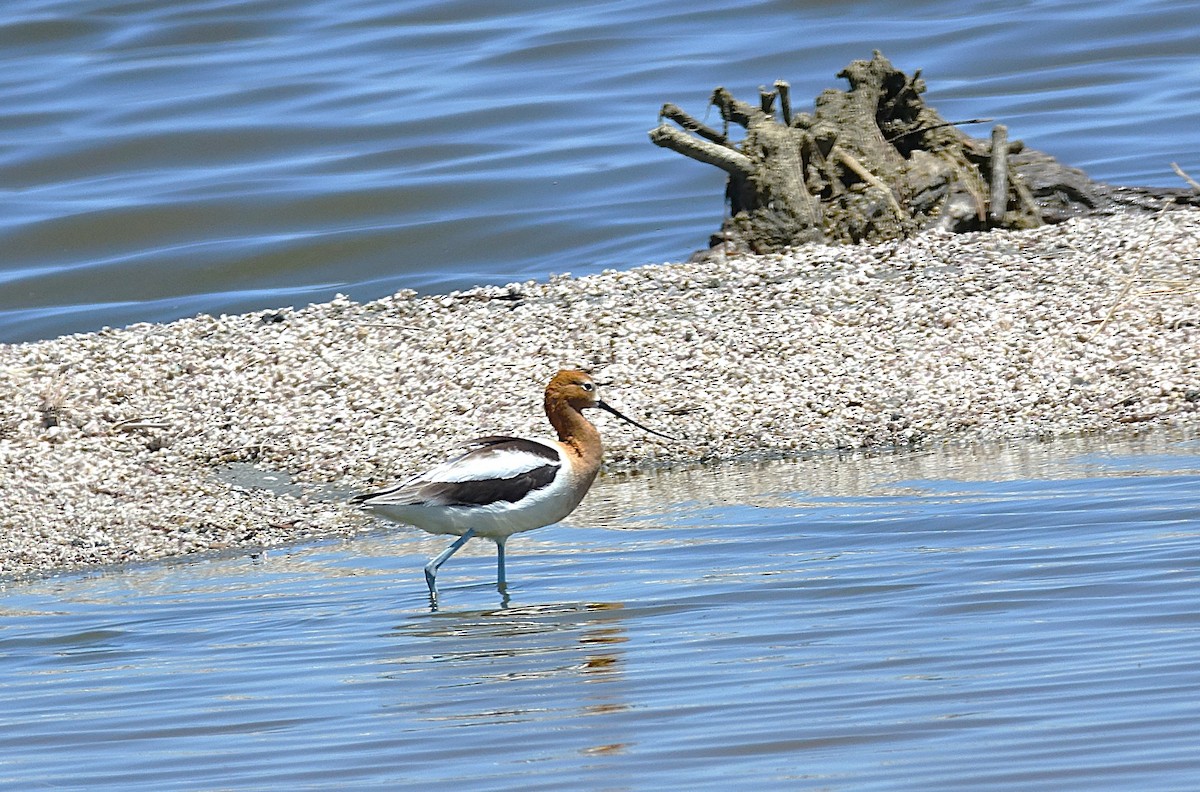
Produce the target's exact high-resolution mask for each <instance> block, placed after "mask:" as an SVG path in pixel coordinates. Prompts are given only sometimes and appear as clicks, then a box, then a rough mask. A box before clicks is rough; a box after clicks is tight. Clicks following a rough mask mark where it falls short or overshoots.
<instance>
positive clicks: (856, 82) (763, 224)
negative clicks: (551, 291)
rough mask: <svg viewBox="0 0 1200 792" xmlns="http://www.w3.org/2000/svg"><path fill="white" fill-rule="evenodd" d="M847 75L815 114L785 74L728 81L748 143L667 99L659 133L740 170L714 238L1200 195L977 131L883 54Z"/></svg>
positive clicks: (842, 232) (1051, 218) (1151, 207)
mask: <svg viewBox="0 0 1200 792" xmlns="http://www.w3.org/2000/svg"><path fill="white" fill-rule="evenodd" d="M838 76H839V77H844V78H846V79H847V80H848V81H849V83H850V90H848V91H838V90H833V89H830V90H827V91H825V92H824V93H822V94H821V95H820V96H819V97H817V99H816V103H815V108H814V112H813V113H811V114H810V113H799V114H793V112H792V107H791V99H790V86H789V85H788V83H786V82H783V81H777V82H776V83H775V84H774V90H767V89H765V88H764V89H761V90H760V97H759V103H758V105H757V106H756V105H753V104H750V103H747V102H743V101H740V100H738V99H735V98H734V97H733V95H732V94H730V93H729V92H728V91H727V90H725V89H724V88H717V89H716V90H715V91H714V92H713V95H712V99H711V103H712V105H713V106H714V107H716V108H717V109H718V111H719V112H720V114H721V118H722V120H723V121H724V123H725V127H726V128H728V126H729V125H730V124H731V123H733V124H737V125H738V126H741V127H743V128H744V129H745V130H746V135H745V137H744V138H743V139H742V141H741V142H740V143H737V142H734V141H732V140H730V139H729V137H728V135H727V134H725V133H724V132H720V131H717V130H715V129H712V128H710V127H708V126H706V125H705V124H704V123H702V122H700V121H698V120H696V119H695V118H693V117H692V116H690V115H688V114H687V113H686V112H684V111H683V110H682V109H680V108H679V107H677V106H676V105H673V104H666V105H663V108H662V112H661V114H660V123H659V126H658V127H657V128H655V129H654V130H652V131H651V132H650V140H651V141H652V142H654V143H655V144H656V145H659V146H663V147H665V148H669V149H671V150H672V151H676V152H678V153H680V154H683V155H684V156H686V157H690V158H691V159H694V160H698V161H700V162H704V163H707V164H709V165H714V166H716V167H718V168H720V169H721V170H723V171H725V172H726V173H727V174H729V181H728V186H727V188H726V198H727V200H728V201H729V204H730V210H731V216H730V217H729V218H728V219H726V221H725V223H724V225H723V227H722V231H721V233H720V234H719V235H715V236H714V237H713V239H712V244H713V245H717V244H723V243H732V244H733V245H734V246H736V247H738V248H741V249H748V250H752V251H755V252H769V251H773V250H779V249H781V248H785V247H788V246H791V245H796V244H801V243H804V242H811V241H822V242H838V243H854V242H864V241H866V242H878V241H882V240H885V239H897V238H903V237H907V236H910V235H912V234H914V233H917V232H918V231H921V230H923V229H927V228H945V229H948V230H951V231H980V230H986V229H990V228H1011V229H1015V228H1033V227H1036V226H1038V225H1041V224H1043V223H1058V222H1062V221H1064V220H1066V219H1068V218H1071V217H1076V216H1081V215H1093V214H1106V213H1112V212H1117V211H1158V210H1159V209H1160V208H1161V207H1162V206H1163V204H1164V203H1177V204H1191V205H1195V206H1200V197H1198V196H1196V195H1195V194H1193V193H1191V192H1190V191H1187V190H1182V189H1181V190H1171V189H1168V188H1140V187H1114V186H1112V185H1107V184H1102V183H1100V182H1094V181H1092V180H1091V179H1089V178H1088V177H1087V174H1085V173H1084V172H1083V171H1081V170H1078V169H1076V168H1069V167H1067V166H1065V165H1062V164H1060V163H1058V162H1057V161H1056V160H1055V159H1054V158H1053V157H1050V156H1049V155H1047V154H1043V153H1041V152H1039V151H1034V150H1032V149H1026V148H1025V147H1024V145H1023V144H1022V143H1021V142H1020V141H1013V142H1009V141H1008V137H1007V130H1006V129H1005V128H1004V127H1003V126H1000V125H997V126H996V127H995V128H994V130H993V133H992V139H991V140H990V141H984V140H979V139H976V138H972V137H970V136H968V135H966V134H965V133H963V132H962V131H960V130H959V129H958V128H957V127H956V126H955V123H960V124H962V123H978V122H979V120H975V121H972V122H948V121H946V120H945V119H943V118H942V117H941V116H940V115H938V113H937V112H936V111H935V110H933V109H932V108H931V107H929V106H927V105H926V104H925V103H924V101H923V100H922V99H921V94H922V93H924V92H925V83H924V81H923V80H922V79H921V75H920V72H919V71H918V72H916V73H914V74H913V75H912V76H911V77H910V76H909V75H906V74H904V73H903V72H901V71H899V70H897V69H896V68H895V67H893V66H892V64H891V63H889V62H888V60H887V59H886V58H885V57H883V55H881V54H880V53H878V52H876V53H875V54H874V57H873V58H872V59H871V60H869V61H862V60H859V61H854V62H852V63H851V64H850V65H849V66H847V67H846V68H845V69H844V70H842V72H841V73H840V74H839V75H838ZM776 100H778V103H779V113H778V117H777V114H776V112H775V103H776ZM983 120H987V119H983ZM667 121H670V122H672V123H674V124H675V125H676V126H672V125H671V124H669V123H666V122H667ZM676 127H678V128H676Z"/></svg>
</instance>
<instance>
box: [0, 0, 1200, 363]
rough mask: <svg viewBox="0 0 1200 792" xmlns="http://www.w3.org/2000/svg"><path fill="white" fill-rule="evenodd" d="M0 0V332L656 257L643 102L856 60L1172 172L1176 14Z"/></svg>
mask: <svg viewBox="0 0 1200 792" xmlns="http://www.w3.org/2000/svg"><path fill="white" fill-rule="evenodd" d="M4 9H5V10H4V14H3V16H2V18H0V64H2V65H3V68H2V69H0V106H2V107H3V108H4V109H3V113H0V251H2V252H0V341H15V340H27V339H35V338H43V337H50V336H54V335H58V334H61V333H65V332H74V331H81V330H94V329H97V328H99V327H101V326H103V325H121V324H127V323H130V322H135V321H146V320H155V321H160V320H168V319H173V318H177V317H181V316H187V315H191V314H194V313H197V312H209V313H221V312H235V311H244V310H251V309H260V308H274V307H279V306H282V305H289V304H301V305H303V304H305V303H307V302H312V301H323V300H327V299H329V298H331V297H332V296H333V294H334V293H336V292H338V291H341V292H345V293H348V294H350V295H351V296H352V297H354V298H356V299H370V298H373V297H378V296H382V295H385V294H389V293H392V292H394V291H395V290H397V289H400V288H415V289H418V290H423V291H441V290H446V289H450V288H457V287H465V286H470V285H474V284H478V283H485V282H487V283H507V282H511V281H519V280H525V279H528V278H542V277H546V276H547V275H548V274H549V273H551V272H564V271H570V272H573V273H577V274H578V273H584V272H592V271H597V270H599V269H602V268H605V267H626V266H631V265H636V264H643V263H650V262H654V261H661V260H679V259H681V258H684V257H686V256H687V255H688V254H689V253H690V252H692V251H693V250H695V249H697V248H700V247H703V246H704V243H705V241H706V239H707V237H708V235H709V234H710V233H711V232H712V231H714V230H715V229H716V228H717V227H718V226H719V224H720V220H721V216H722V212H723V204H722V191H723V180H722V178H721V176H720V174H719V172H718V171H717V170H716V169H713V168H709V167H706V166H701V165H699V164H697V163H694V162H692V161H690V160H685V159H684V158H682V157H680V156H678V155H675V154H671V153H668V152H666V151H664V150H662V149H658V148H655V147H654V146H652V145H651V144H650V143H649V141H648V139H647V137H646V133H647V131H648V130H649V129H650V128H651V127H652V126H654V124H655V123H656V115H657V112H658V109H659V107H660V106H661V105H662V103H663V102H666V101H672V102H676V103H678V104H680V105H681V106H683V107H684V108H685V109H687V110H689V111H691V112H693V113H695V114H697V115H703V114H704V107H705V103H706V100H707V97H708V96H709V94H710V93H711V91H712V89H713V88H714V87H715V86H717V85H725V86H727V87H729V88H730V89H731V90H733V91H735V92H736V93H737V94H738V95H741V96H750V97H753V96H754V95H755V94H756V91H757V87H758V86H759V85H762V84H770V83H771V82H772V81H774V80H775V79H777V78H784V79H787V80H790V81H791V83H792V86H793V95H794V96H795V97H796V105H797V107H798V108H799V107H806V106H808V104H809V103H810V102H811V100H812V98H813V97H815V96H816V95H817V94H818V93H820V91H822V90H824V89H825V88H829V87H844V83H843V82H842V81H840V80H838V79H837V78H836V77H835V74H836V72H837V71H838V70H840V69H841V68H842V67H843V66H845V65H846V63H848V62H849V61H850V60H852V59H855V58H865V57H869V56H870V53H871V50H872V49H875V48H879V49H881V50H882V51H883V52H884V53H885V54H886V55H888V56H889V57H890V58H891V59H892V60H893V61H894V62H895V63H896V64H897V65H898V66H899V67H901V68H903V69H906V70H909V71H912V70H915V69H923V70H924V73H925V75H926V78H927V80H928V83H929V86H930V90H929V94H928V98H929V100H930V102H931V103H932V104H933V105H934V106H935V107H936V108H938V109H939V110H940V111H941V112H942V113H943V114H944V115H945V116H946V117H947V118H951V119H966V118H975V117H980V116H987V117H993V118H995V119H997V120H998V121H1003V122H1004V123H1006V124H1007V125H1008V126H1009V129H1010V134H1011V135H1012V136H1013V137H1019V138H1023V139H1025V140H1026V141H1027V142H1028V143H1030V144H1032V145H1034V146H1036V147H1038V148H1041V149H1044V150H1047V151H1049V152H1051V153H1052V154H1055V155H1056V156H1058V157H1060V158H1061V159H1062V160H1063V161H1065V162H1067V163H1070V164H1073V165H1077V166H1080V167H1083V168H1086V169H1087V170H1089V172H1090V173H1091V174H1092V175H1093V176H1094V177H1096V178H1099V179H1103V180H1108V181H1115V182H1119V183H1126V184H1158V185H1162V184H1170V185H1176V186H1181V182H1180V181H1179V180H1178V179H1177V178H1176V176H1175V175H1174V174H1173V173H1172V172H1171V169H1170V166H1169V163H1170V162H1172V161H1178V162H1179V163H1180V165H1181V166H1183V167H1184V168H1185V169H1187V170H1189V171H1190V172H1191V173H1192V174H1193V175H1200V123H1198V122H1197V121H1198V118H1200V115H1198V114H1200V110H1198V109H1197V108H1200V14H1197V13H1196V9H1195V8H1194V7H1193V6H1192V5H1191V4H1189V3H1171V2H1148V1H1146V0H1120V1H1119V2H1114V3H1094V2H1087V3H1084V2H1077V1H1076V0H1034V1H1030V2H1013V3H1003V4H1000V3H970V2H962V0H956V1H955V2H949V1H948V0H919V1H918V2H912V3H896V2H839V3H832V2H812V3H803V4H796V3H788V2H782V1H781V0H780V1H778V2H774V1H771V0H763V1H757V0H735V1H734V2H732V3H731V2H712V1H711V0H710V1H709V2H698V3H696V2H693V3H688V4H679V3H669V2H664V1H662V0H638V2H624V1H622V0H612V1H610V2H589V3H583V4H563V3H551V2H544V1H540V0H539V1H537V2H523V3H518V4H509V5H504V4H496V3H486V2H479V1H478V0H458V1H452V2H447V1H446V0H438V2H422V1H420V0H407V1H406V2H392V0H354V1H351V2H347V1H345V0H299V1H298V2H294V1H293V0H287V2H284V1H283V0H251V1H249V2H247V1H243V0H238V2H232V1H231V0H175V1H174V2H169V3H164V2H147V1H146V0H69V1H68V0H9V2H7V3H5V6H4ZM974 129H975V130H977V132H976V133H977V134H979V135H981V136H986V134H987V131H988V129H987V127H986V126H984V127H975V128H974Z"/></svg>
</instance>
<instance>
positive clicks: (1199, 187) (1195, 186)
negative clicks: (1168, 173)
mask: <svg viewBox="0 0 1200 792" xmlns="http://www.w3.org/2000/svg"><path fill="white" fill-rule="evenodd" d="M1171 170H1173V171H1175V173H1177V174H1178V175H1179V178H1181V179H1183V180H1184V181H1185V182H1187V183H1188V186H1189V187H1191V188H1192V190H1193V191H1195V192H1198V193H1200V182H1198V181H1196V180H1195V179H1193V178H1192V177H1191V176H1188V175H1187V172H1186V171H1184V169H1183V168H1181V167H1179V163H1177V162H1172V163H1171Z"/></svg>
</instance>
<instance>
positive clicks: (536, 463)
mask: <svg viewBox="0 0 1200 792" xmlns="http://www.w3.org/2000/svg"><path fill="white" fill-rule="evenodd" d="M465 446H466V447H468V448H469V449H470V450H468V451H467V452H466V453H464V454H461V455H459V456H456V457H454V458H452V459H449V460H447V461H446V462H443V463H442V464H440V465H438V466H437V467H435V468H433V469H432V470H429V471H427V472H425V473H422V474H420V475H417V476H414V477H412V478H411V479H408V480H407V481H404V482H402V483H401V484H399V485H397V486H396V487H394V488H392V489H389V490H383V491H382V492H378V493H374V494H373V495H372V496H371V497H369V498H366V499H364V500H363V501H362V503H363V505H364V506H367V507H369V508H370V509H371V510H372V511H374V512H376V513H377V514H379V515H380V516H382V517H386V518H387V519H389V520H394V521H395V522H401V523H406V524H408V525H414V526H416V527H417V528H420V529H421V530H423V531H427V532H428V533H431V534H452V535H455V536H462V535H463V534H464V533H465V532H466V531H467V530H473V531H474V532H475V535H476V536H481V537H485V538H488V539H493V540H503V539H506V538H508V537H509V536H511V535H512V534H514V533H520V532H521V531H532V530H533V529H535V528H541V527H543V526H546V525H551V524H553V523H556V522H558V521H560V520H562V519H563V518H564V517H566V516H567V515H568V514H570V513H571V512H573V511H574V510H575V507H576V506H578V505H579V503H580V501H582V500H583V496H584V495H586V494H587V491H588V488H589V487H590V486H591V483H592V479H594V478H595V475H596V473H595V471H588V470H582V469H580V467H581V466H580V464H579V461H578V457H577V456H574V455H572V454H571V453H570V452H569V450H568V448H567V447H566V446H565V445H564V444H562V443H559V442H556V441H553V440H526V439H522V438H513V437H505V438H501V437H491V438H480V439H479V440H476V441H472V442H470V443H467V444H465Z"/></svg>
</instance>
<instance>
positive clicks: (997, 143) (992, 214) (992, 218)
mask: <svg viewBox="0 0 1200 792" xmlns="http://www.w3.org/2000/svg"><path fill="white" fill-rule="evenodd" d="M991 186H992V192H991V196H990V200H989V201H988V221H989V222H991V224H992V225H1000V224H1001V223H1002V222H1003V221H1004V213H1005V212H1006V211H1008V127H1006V126H1004V124H996V126H994V127H992V185H991Z"/></svg>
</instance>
